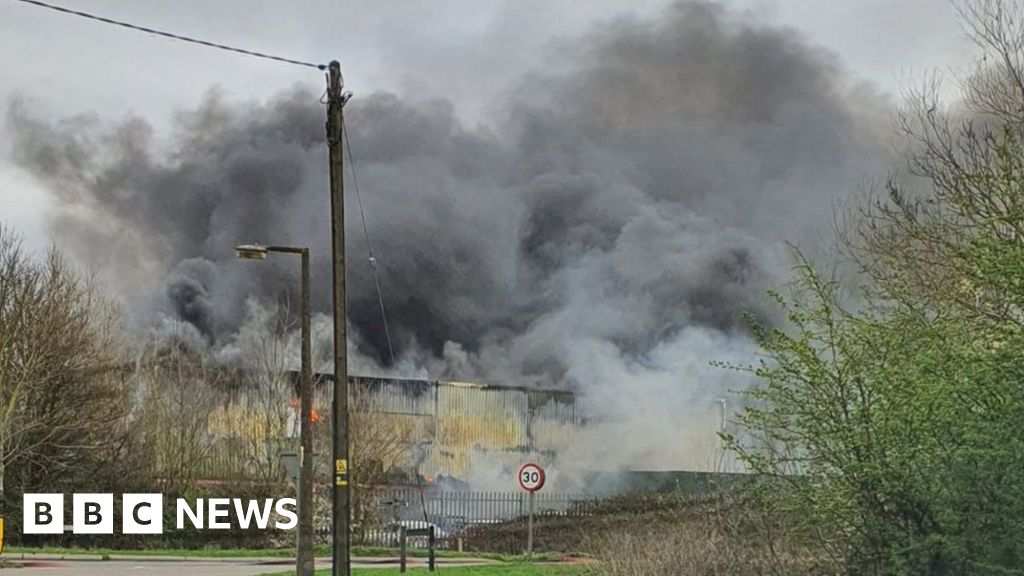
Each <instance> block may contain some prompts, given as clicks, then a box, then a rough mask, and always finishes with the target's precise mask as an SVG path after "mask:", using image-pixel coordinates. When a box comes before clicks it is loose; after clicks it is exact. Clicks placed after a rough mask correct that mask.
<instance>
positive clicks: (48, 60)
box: [0, 0, 963, 463]
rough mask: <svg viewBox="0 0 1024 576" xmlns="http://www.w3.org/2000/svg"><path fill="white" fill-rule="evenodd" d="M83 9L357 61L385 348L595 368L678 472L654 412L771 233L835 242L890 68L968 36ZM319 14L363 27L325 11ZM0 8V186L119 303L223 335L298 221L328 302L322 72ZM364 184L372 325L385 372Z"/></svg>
mask: <svg viewBox="0 0 1024 576" xmlns="http://www.w3.org/2000/svg"><path fill="white" fill-rule="evenodd" d="M89 4H90V5H91V6H90V7H92V8H95V9H96V10H98V11H106V12H114V13H117V14H122V15H124V16H126V17H130V16H135V17H136V18H135V19H136V20H139V19H145V18H147V17H148V18H150V19H152V20H156V21H157V22H160V23H165V25H166V26H168V27H170V26H169V25H168V24H166V23H168V22H170V23H177V24H179V26H180V27H185V28H186V29H189V30H193V31H194V32H195V33H196V34H200V35H206V36H216V37H218V38H219V39H221V40H224V41H232V42H236V43H239V44H246V45H254V47H256V48H262V49H265V50H270V51H277V52H283V53H286V54H287V55H292V56H295V57H299V58H307V59H316V58H317V57H318V56H321V55H323V56H324V57H329V56H335V55H336V54H335V53H334V51H337V52H340V53H344V54H345V55H347V57H346V58H345V59H344V60H345V62H344V65H345V72H346V81H347V82H348V86H349V88H351V89H353V90H355V91H356V92H357V97H356V98H355V99H354V100H352V102H351V103H350V104H349V106H348V107H347V109H346V112H347V115H348V122H349V129H350V133H351V140H352V145H353V148H354V159H355V163H356V167H357V169H358V177H359V184H360V186H361V193H362V197H363V201H364V204H365V209H366V215H367V219H368V221H369V224H370V230H369V233H370V240H371V242H372V243H373V247H374V251H375V252H376V254H377V257H378V260H379V262H380V274H381V281H382V283H383V288H384V291H385V296H386V299H387V304H388V307H389V314H390V321H391V326H392V328H393V336H394V339H395V344H396V352H397V353H398V355H399V357H400V364H401V365H400V366H399V367H393V368H392V370H398V371H405V372H406V373H409V372H412V373H413V374H407V375H424V374H425V375H429V376H431V377H441V378H456V379H483V380H490V381H500V382H506V383H526V382H530V383H537V384H541V385H546V386H571V387H574V388H576V389H582V390H586V391H588V392H589V395H588V398H587V400H586V401H587V402H588V403H590V404H591V405H592V406H595V407H596V408H594V411H595V412H596V413H598V414H601V415H602V416H604V417H606V418H609V419H616V418H617V419H619V420H620V421H621V422H624V423H626V424H624V425H625V426H627V428H628V429H627V430H626V431H623V430H621V429H620V430H616V431H615V432H614V434H613V435H612V436H609V437H607V438H604V437H602V436H601V435H602V434H606V433H610V432H609V431H608V430H607V429H605V430H602V431H600V433H597V435H596V437H595V438H593V439H592V442H593V444H594V445H603V446H608V443H609V441H610V438H616V439H619V440H621V439H623V438H626V439H633V442H634V443H635V444H637V446H638V450H636V456H637V458H638V459H640V460H643V459H644V458H645V457H646V456H647V455H646V454H645V453H644V446H648V447H649V448H650V449H651V450H660V451H661V453H664V452H666V451H667V452H669V453H670V454H669V457H671V458H676V460H675V462H676V463H678V461H679V460H678V459H679V458H680V457H682V455H683V453H685V452H686V451H687V448H686V447H685V444H686V442H682V441H681V442H680V443H679V447H678V451H679V453H673V452H672V451H671V450H666V448H665V447H664V446H660V445H659V444H663V438H661V436H660V432H661V431H663V430H664V424H665V422H666V421H671V420H672V419H673V418H689V417H694V418H698V419H703V418H704V417H706V416H707V415H708V414H710V413H711V412H710V410H711V406H712V405H713V401H714V398H715V397H716V396H717V395H720V394H722V393H723V392H724V390H726V389H727V388H730V387H737V386H742V385H743V384H742V382H737V381H736V380H735V379H730V378H731V377H726V376H725V375H722V374H719V373H716V372H712V371H710V370H709V369H708V368H707V366H706V364H707V361H708V360H712V359H725V360H733V361H740V362H742V361H744V360H748V359H749V357H750V353H751V346H750V343H749V341H748V340H747V338H746V336H745V334H744V329H743V326H742V323H741V321H740V315H741V314H742V313H743V312H749V313H752V314H754V315H755V316H757V317H760V318H761V319H762V320H765V321H768V322H772V321H773V320H774V312H773V311H772V309H771V307H770V306H768V305H767V304H766V302H765V298H764V291H765V290H766V289H768V288H771V287H774V286H778V285H779V284H780V283H782V282H784V281H785V279H786V277H787V274H788V270H789V265H790V262H789V261H788V260H787V251H786V245H785V242H786V241H790V242H795V243H797V244H798V245H801V246H805V247H811V248H813V247H815V246H816V245H818V244H820V243H821V242H822V241H823V239H825V238H827V234H828V223H829V222H830V219H831V216H832V214H833V211H834V210H835V209H836V207H837V206H841V205H842V203H843V202H844V201H846V200H847V199H849V198H850V197H851V195H852V194H853V193H854V192H855V191H857V189H858V187H860V186H861V185H863V184H864V182H865V181H866V180H868V179H872V178H873V179H879V178H882V177H884V176H885V175H886V173H887V172H888V171H889V170H891V169H893V167H894V166H895V160H894V158H892V157H891V156H890V154H891V148H890V147H889V145H888V137H889V132H888V127H887V126H888V121H889V116H888V114H889V112H890V108H891V105H892V102H893V101H892V99H891V98H889V97H887V96H886V92H887V90H888V89H889V88H891V87H892V86H893V85H894V84H893V83H892V82H891V80H892V78H893V77H895V76H896V75H898V74H900V73H903V72H906V71H907V70H908V69H910V67H911V66H914V67H923V68H927V67H929V66H933V65H937V64H943V63H954V64H956V63H960V62H958V61H957V60H956V59H954V58H951V59H949V60H945V61H936V60H935V58H936V54H939V55H940V56H941V55H943V54H947V55H948V54H951V53H953V52H954V50H953V49H951V47H956V46H962V44H961V43H960V42H961V41H960V40H959V36H957V33H956V28H955V23H954V21H953V17H952V16H953V11H952V8H950V7H948V6H945V5H942V6H938V5H937V4H941V3H935V2H930V1H929V2H924V1H921V0H914V1H910V0H908V1H904V2H895V3H894V2H884V3H882V2H863V3H860V2H858V3H846V2H843V3H839V2H835V3H832V2H828V3H826V2H817V1H816V2H810V1H809V0H808V1H807V2H801V1H793V2H781V1H779V2H774V3H772V2H768V3H765V2H746V3H743V2H737V3H734V4H731V5H730V6H723V5H719V4H716V3H712V2H684V3H681V4H673V5H667V6H666V5H663V3H660V2H640V3H636V2H633V3H622V4H617V3H614V2H610V1H602V2H595V3H593V4H590V3H588V4H585V5H581V4H579V3H571V4H570V3H564V4H559V3H540V2H537V3H529V2H527V3H523V2H515V3H501V2H492V3H478V2H466V3H463V2H450V3H445V4H439V5H431V6H432V8H431V9H430V10H427V9H426V8H425V7H422V6H421V7H414V6H413V5H410V4H399V3H394V4H387V5H385V6H383V7H381V6H374V8H373V10H371V9H370V8H369V6H371V5H370V4H367V5H366V6H362V7H360V6H355V5H354V4H355V3H353V5H348V4H347V3H342V6H341V7H340V8H338V7H328V6H317V7H315V9H314V7H312V6H311V7H310V9H309V10H308V11H305V10H299V9H295V8H294V6H295V5H294V4H288V7H289V8H288V10H285V8H284V7H283V6H277V5H273V4H269V3H268V5H267V6H266V7H265V8H266V10H262V11H261V10H256V9H247V10H244V11H238V12H235V11H233V10H232V9H231V7H232V6H233V7H235V8H237V7H238V5H237V4H236V3H233V2H225V3H217V4H215V5H214V8H211V9H204V10H202V11H200V10H198V9H196V10H186V9H185V8H182V7H181V6H185V7H187V6H188V3H182V4H178V5H177V6H178V9H177V10H178V11H174V12H168V11H164V10H156V9H155V8H147V9H143V8H141V7H131V6H129V5H127V4H125V5H123V6H122V4H124V3H116V2H99V1H96V2H91V3H89ZM376 4H379V3H376ZM826 5H827V6H826ZM851 5H856V7H853V6H851ZM883 5H884V7H885V8H884V10H882V9H881V7H882V6H883ZM416 6H420V5H416ZM627 6H628V7H629V8H627ZM798 6H803V8H804V10H798V9H797V8H798ZM584 7H586V10H584ZM320 8H324V9H334V10H336V11H340V12H342V13H346V14H348V13H351V14H352V15H353V17H354V21H347V22H344V23H339V29H338V31H337V32H334V31H332V30H331V29H330V26H329V25H328V23H327V20H329V19H325V18H322V17H320V16H318V14H317V13H316V9H320ZM0 10H2V12H3V18H0V39H2V40H0V48H4V49H3V50H0V53H6V54H11V53H16V52H18V51H19V50H20V51H25V52H31V54H32V58H31V59H28V60H26V59H20V60H17V61H14V60H12V59H11V57H10V56H5V57H3V58H2V59H0V62H3V68H0V78H3V79H4V82H3V90H4V91H5V93H6V94H5V95H6V96H8V97H9V98H10V99H9V100H8V101H7V102H6V103H5V107H6V118H7V121H6V128H5V132H4V133H5V140H6V142H7V143H8V146H7V149H6V150H5V151H4V152H5V154H6V158H5V162H6V164H5V167H4V168H3V169H2V171H0V174H4V175H5V176H4V177H3V178H2V179H0V187H2V188H4V190H3V191H0V198H5V199H7V198H18V201H17V205H18V206H20V207H21V208H20V210H21V213H22V214H26V213H27V214H30V215H32V218H34V219H35V221H37V222H41V225H40V227H41V229H43V230H45V231H46V234H48V235H49V236H50V237H52V238H53V239H54V240H55V241H56V242H57V243H58V245H60V246H61V247H63V248H64V249H65V250H67V251H68V252H69V253H71V254H72V255H73V256H74V257H75V258H76V259H78V260H79V261H81V262H83V263H86V264H87V265H88V266H90V267H91V268H92V269H93V270H95V271H96V273H97V275H98V276H99V278H100V279H102V280H103V281H104V282H106V283H107V284H108V285H110V286H112V287H113V288H114V289H115V290H116V291H118V292H119V293H120V294H121V295H122V296H123V297H124V299H125V301H126V303H127V304H126V306H127V308H128V310H129V313H130V316H131V318H132V319H133V321H135V322H137V323H139V324H142V325H146V324H149V323H153V322H158V321H161V319H166V318H177V319H180V320H182V321H184V322H186V323H187V324H189V325H191V326H193V327H194V328H195V329H196V331H197V332H198V333H201V334H202V335H203V336H204V337H205V338H206V339H207V340H208V341H209V342H211V343H212V344H213V345H214V346H222V345H224V344H226V343H229V342H230V341H231V339H232V337H233V334H234V333H235V332H236V331H237V329H238V327H239V326H240V324H241V323H242V322H243V319H244V311H245V307H244V301H245V298H246V296H248V295H255V296H256V297H257V298H262V299H264V300H266V299H270V298H272V297H273V296H274V295H275V294H278V293H280V291H281V289H282V287H283V286H289V285H292V286H293V285H294V277H295V274H294V272H295V268H296V263H294V262H289V261H288V260H287V258H277V259H275V262H273V263H264V264H261V265H256V264H253V263H249V262H238V261H236V260H234V257H233V253H232V250H231V248H232V246H234V245H235V244H238V243H243V242H245V243H248V242H256V241H259V242H262V243H275V244H290V243H294V244H309V245H310V246H311V247H312V250H313V258H314V278H313V279H314V283H315V284H314V290H313V293H314V299H315V300H316V302H317V307H318V308H319V309H321V310H324V309H326V303H327V302H328V300H329V289H330V283H329V260H328V259H327V258H326V256H327V249H328V246H329V222H328V216H327V215H328V209H329V203H328V197H327V194H326V190H327V182H326V153H325V149H324V135H323V132H324V129H323V123H324V112H323V109H322V106H321V105H320V104H318V102H317V100H318V98H319V96H320V93H321V92H322V87H321V82H322V81H321V79H320V78H319V76H318V75H316V74H312V75H309V74H306V75H303V74H301V73H297V72H296V71H295V70H292V69H288V68H283V67H280V68H275V66H276V65H273V64H267V63H263V62H258V61H251V60H246V59H244V58H241V59H239V58H235V57H231V56H223V55H220V54H216V53H215V54H208V53H207V52H206V51H199V50H196V49H194V48H191V47H188V46H179V45H174V44H173V43H170V42H165V41H163V40H158V39H150V38H146V37H138V36H135V35H132V34H130V33H125V32H120V31H117V30H113V31H111V30H103V29H100V30H97V29H96V28H95V26H96V25H95V24H89V23H84V24H82V23H78V22H69V21H67V20H66V19H65V18H62V17H59V16H53V15H50V14H42V13H39V12H37V11H33V10H31V9H29V8H27V7H21V6H12V5H5V6H4V7H3V8H0ZM581 12H586V13H585V14H582V13H581ZM270 24H272V27H271V26H270ZM307 27H308V28H307ZM54 28H58V29H60V30H64V31H69V32H70V33H71V34H72V37H73V38H79V39H80V40H81V43H82V45H81V46H77V47H76V48H74V50H75V53H74V54H70V53H69V54H64V55H62V54H60V53H59V51H60V50H59V47H61V46H65V47H67V48H68V49H69V50H70V49H72V48H71V44H72V42H71V41H70V40H69V39H68V38H67V37H65V38H62V39H60V40H59V41H58V42H57V44H55V45H54V44H52V43H51V42H50V41H49V40H46V41H44V35H43V34H42V33H40V32H39V30H40V29H47V30H49V32H48V33H47V34H46V36H47V37H48V36H50V35H52V34H53V30H54ZM12 30H13V32H14V34H13V35H12V34H9V32H11V31H12ZM228 31H231V32H232V33H229V32H228ZM854 35H856V36H857V38H856V39H854ZM335 40H336V42H335ZM101 42H111V43H112V44H110V45H100V43H101ZM118 46H120V47H121V50H118V51H117V53H116V54H115V53H114V52H113V51H114V50H116V49H117V47H118ZM325 46H327V48H325ZM129 47H130V48H129ZM928 47H931V48H932V49H926V48H928ZM936 47H937V48H936ZM829 48H831V50H830V49H829ZM837 50H839V51H840V52H839V53H837V52H836V51H837ZM878 50H884V51H885V54H886V57H885V59H881V58H875V57H872V56H871V54H874V53H875V52H876V51H878ZM44 51H45V52H44ZM962 52H963V51H962V50H961V51H960V52H959V53H960V54H961V57H962ZM90 53H94V56H91V57H83V55H88V54H90ZM168 53H173V54H176V55H175V56H173V57H172V56H168ZM913 57H916V59H915V58H913ZM133 58H134V59H133ZM150 58H152V59H151V60H150ZM171 58H177V61H175V62H174V65H171V61H170V60H169V59H171ZM185 58H188V61H187V63H185V61H184V59H185ZM62 67H67V68H68V69H69V70H68V74H69V76H70V77H71V78H73V81H62V80H60V78H61V75H62V71H61V68H62ZM219 67H231V70H220V69H219ZM41 68H42V69H43V70H44V71H41ZM43 79H46V81H43ZM229 79H230V81H229ZM872 80H873V81H874V82H871V81H872ZM106 82H110V83H112V84H110V85H112V86H117V87H119V90H118V91H114V90H111V89H110V85H107V84H105V83H106ZM97 85H99V86H97ZM282 86H284V87H283V88H281V87H282ZM250 88H251V89H250ZM115 92H117V93H115ZM200 94H201V95H200ZM12 190H13V192H12ZM349 192H350V194H349V198H348V200H349V201H348V204H347V205H348V227H349V236H348V237H349V255H348V256H349V262H350V265H351V271H350V276H349V278H350V285H349V287H350V322H351V326H352V329H353V333H354V337H355V338H354V339H355V342H356V344H355V345H356V347H357V348H358V353H359V356H360V357H361V358H363V359H364V360H363V361H364V362H365V365H367V366H372V365H374V364H375V363H381V364H387V363H388V358H387V355H386V352H385V350H386V346H385V343H384V339H383V333H382V332H381V330H380V319H379V312H378V309H377V297H376V292H375V291H374V289H373V283H372V280H371V278H370V276H369V275H368V267H367V266H366V243H365V241H364V239H363V236H362V230H361V228H360V220H359V218H358V212H357V205H356V203H355V202H354V200H355V199H354V197H353V194H352V192H354V190H353V188H352V186H351V185H350V187H349ZM5 219H7V218H5ZM14 223H15V224H17V222H14ZM32 226H33V224H32V223H31V219H30V222H29V224H28V228H29V229H30V232H31V228H32ZM693 406H698V407H699V410H698V411H697V412H693V411H692V408H693ZM694 414H699V417H698V416H693V415H694ZM687 415H689V416H687ZM702 426H703V424H702ZM658 427H661V428H658ZM643 438H646V439H647V441H646V443H645V442H644V441H643V440H642V439H643ZM652 439H653V440H656V442H655V443H653V444H652V443H651V441H652ZM592 452H593V451H591V453H592ZM648 461H649V459H648Z"/></svg>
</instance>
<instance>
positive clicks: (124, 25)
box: [15, 0, 327, 70]
mask: <svg viewBox="0 0 1024 576" xmlns="http://www.w3.org/2000/svg"><path fill="white" fill-rule="evenodd" d="M15 1H16V2H22V3H24V4H32V5H34V6H39V7H41V8H46V9H48V10H54V11H56V12H62V13H64V14H70V15H72V16H79V17H81V18H87V19H89V20H95V21H97V22H103V23H105V24H113V25H115V26H121V27H122V28H128V29H131V30H136V31H138V32H145V33H147V34H153V35H156V36H163V37H165V38H171V39H172V40H181V41H182V42H190V43H192V44H198V45H200V46H206V47H208V48H217V49H218V50H226V51H228V52H235V53H238V54H245V55H246V56H253V57H256V58H264V59H266V60H273V61H275V62H283V63H285V64H294V65H296V66H305V67H309V68H317V69H319V70H324V69H326V68H327V65H326V64H314V63H312V62H303V61H302V60H293V59H291V58H285V57H283V56H275V55H273V54H267V53H265V52H255V51H253V50H246V49H244V48H236V47H234V46H228V45H226V44H218V43H216V42H210V41H209V40H202V39H199V38H193V37H191V36H184V35H182V34H175V33H173V32H167V31H165V30H158V29H156V28H149V27H147V26H139V25H138V24H132V23H130V22H125V21H123V20H115V19H113V18H107V17H105V16H98V15H96V14H91V13H89V12H83V11H81V10H72V9H71V8H65V7H64V6H57V5H55V4H48V3H46V2H40V1H39V0H15Z"/></svg>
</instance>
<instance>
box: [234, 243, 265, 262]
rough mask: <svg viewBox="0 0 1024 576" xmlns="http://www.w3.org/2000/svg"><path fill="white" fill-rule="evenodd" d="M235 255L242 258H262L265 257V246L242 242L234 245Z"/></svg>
mask: <svg viewBox="0 0 1024 576" xmlns="http://www.w3.org/2000/svg"><path fill="white" fill-rule="evenodd" d="M235 255H236V256H238V257H239V258H241V259H242V260H264V259H266V257H267V247H266V246H260V245H259V244H242V245H241V246H235Z"/></svg>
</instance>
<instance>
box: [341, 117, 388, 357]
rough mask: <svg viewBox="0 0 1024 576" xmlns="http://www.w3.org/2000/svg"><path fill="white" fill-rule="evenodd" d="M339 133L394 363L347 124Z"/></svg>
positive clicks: (385, 334) (375, 261) (375, 259)
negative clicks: (354, 192)
mask: <svg viewBox="0 0 1024 576" xmlns="http://www.w3.org/2000/svg"><path fill="white" fill-rule="evenodd" d="M341 133H342V136H344V138H345V148H346V149H347V152H348V164H349V168H350V171H351V172H352V186H353V187H354V188H355V189H356V204H357V205H358V206H359V218H360V219H361V220H362V222H363V238H365V240H366V257H367V260H368V261H369V263H370V270H371V272H372V273H373V283H374V285H375V286H376V288H377V303H378V304H379V305H380V317H381V321H382V323H383V325H384V337H385V338H386V339H387V343H388V354H389V355H390V357H391V365H392V366H394V365H395V348H394V346H392V345H391V330H390V329H389V328H388V313H387V309H386V308H385V307H384V293H383V292H382V291H381V289H380V278H379V277H378V274H377V257H376V256H374V255H373V246H372V245H371V244H370V229H369V227H368V226H367V225H366V212H365V211H364V210H363V196H362V194H360V193H359V178H358V176H356V159H355V156H353V155H352V142H351V140H349V138H348V126H347V125H346V124H345V123H344V122H342V125H341Z"/></svg>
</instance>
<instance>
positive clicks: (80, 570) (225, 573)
mask: <svg viewBox="0 0 1024 576" xmlns="http://www.w3.org/2000/svg"><path fill="white" fill-rule="evenodd" d="M7 560H8V561H11V562H17V563H21V564H23V567H20V568H0V576H8V575H9V576H192V575H195V576H259V575H260V574H267V573H273V572H283V571H286V570H289V569H292V568H293V567H294V566H295V564H294V562H293V561H291V560H288V559H281V558H274V559H269V558H268V559H261V558H238V559H221V558H217V559H209V560H201V559H195V560H192V559H190V560H175V559H152V558H127V559H126V558H118V559H115V560H108V561H105V560H98V559H95V558H92V559H59V558H53V557H42V556H39V557H33V558H31V559H24V560H21V559H18V558H7ZM458 560H459V562H458V563H459V564H460V565H467V564H486V563H488V562H487V561H486V560H474V559H469V558H466V559H463V558H460V559H458ZM444 563H445V564H446V563H447V562H444ZM316 565H317V568H327V567H329V566H330V565H331V561H330V558H324V559H319V558H318V559H317V562H316ZM420 565H423V560H422V559H420V558H415V559H413V558H410V559H409V566H420ZM352 566H353V567H356V568H389V567H390V568H393V567H396V566H397V564H393V563H388V562H386V561H385V562H382V561H381V559H366V560H365V561H355V562H354V563H353V564H352Z"/></svg>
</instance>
